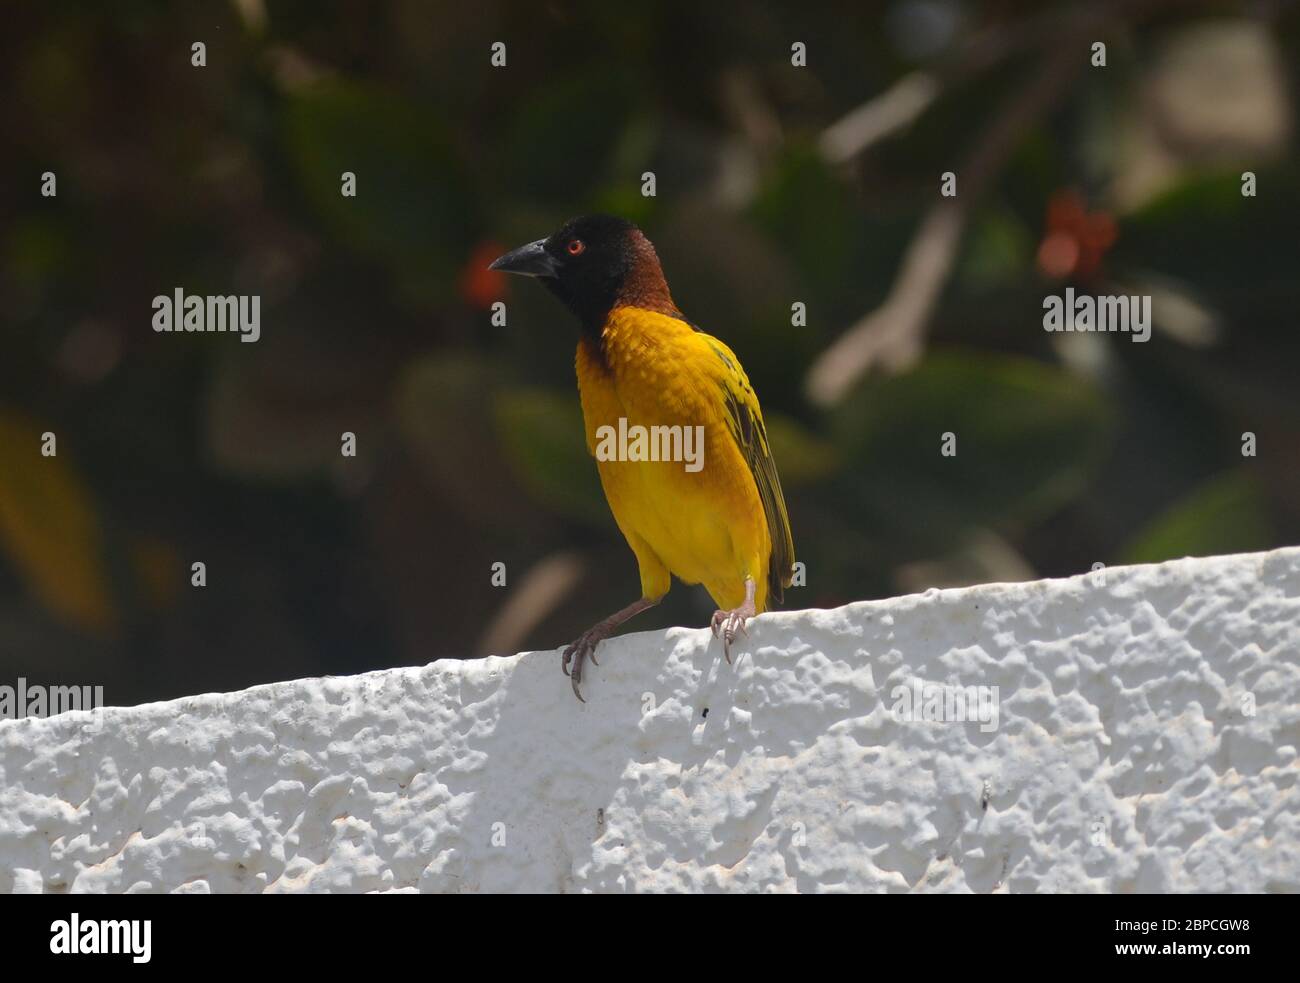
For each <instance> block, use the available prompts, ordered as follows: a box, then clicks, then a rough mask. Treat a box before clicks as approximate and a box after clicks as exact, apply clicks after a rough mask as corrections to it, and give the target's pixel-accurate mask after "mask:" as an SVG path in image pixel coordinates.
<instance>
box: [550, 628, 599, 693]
mask: <svg viewBox="0 0 1300 983" xmlns="http://www.w3.org/2000/svg"><path fill="white" fill-rule="evenodd" d="M608 634H609V630H608V629H606V628H605V627H604V626H603V625H597V626H596V627H594V628H591V629H589V630H587V631H585V632H583V633H582V635H580V636H579V637H578V640H577V641H576V642H574V643H573V644H572V645H570V646H569V647H568V648H566V649H565V650H564V655H563V656H562V657H561V658H560V669H561V670H562V671H563V672H564V674H565V675H566V676H568V677H569V682H570V683H571V684H572V685H573V695H574V696H576V697H577V698H578V699H579V700H580V701H581V702H583V703H586V702H587V701H586V700H585V699H583V696H582V691H581V690H579V689H578V684H579V683H581V682H582V664H583V662H585V661H586V660H587V659H590V660H591V664H592V665H593V666H598V665H600V663H599V662H597V661H596V646H597V645H599V644H600V643H601V641H602V640H603V639H604V638H605V637H606V636H607V635H608ZM570 663H572V666H573V667H572V669H570V667H569V666H570Z"/></svg>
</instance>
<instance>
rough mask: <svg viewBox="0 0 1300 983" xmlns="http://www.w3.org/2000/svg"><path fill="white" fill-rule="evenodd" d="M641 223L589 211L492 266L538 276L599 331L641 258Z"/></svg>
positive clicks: (506, 255)
mask: <svg viewBox="0 0 1300 983" xmlns="http://www.w3.org/2000/svg"><path fill="white" fill-rule="evenodd" d="M635 232H636V226H635V225H633V224H632V223H631V222H628V221H626V220H625V219H621V218H616V217H614V216H612V215H584V216H582V217H581V218H575V219H571V220H570V221H568V222H566V223H564V225H562V226H561V227H560V228H559V229H558V230H557V231H555V232H553V233H552V234H551V235H549V236H547V237H546V238H545V239H538V240H537V241H536V242H530V243H528V245H526V246H520V247H519V248H518V249H515V250H513V251H512V252H508V253H506V254H505V255H504V256H502V257H501V258H500V259H497V260H495V261H494V262H493V263H492V265H491V266H490V267H488V268H489V269H493V270H501V271H503V272H505V273H518V274H521V275H523V276H534V277H537V278H538V279H539V280H541V282H542V284H543V285H544V286H545V287H546V288H547V289H548V290H550V291H551V292H552V293H553V294H555V295H556V296H557V297H559V298H560V300H561V301H563V302H564V304H565V306H567V307H568V308H569V309H570V310H571V311H573V312H574V313H575V314H576V315H577V316H578V318H579V320H581V321H582V323H583V326H584V327H586V328H588V329H590V330H594V331H596V332H597V333H598V332H599V330H600V325H601V324H602V323H603V322H604V319H605V315H606V314H608V313H609V311H610V308H612V307H613V306H614V303H615V301H616V300H617V298H618V296H619V293H620V291H621V290H622V288H623V285H624V281H625V280H626V279H627V276H628V273H629V271H630V270H631V269H632V265H633V262H634V259H635V252H634V249H633V243H632V234H633V233H635Z"/></svg>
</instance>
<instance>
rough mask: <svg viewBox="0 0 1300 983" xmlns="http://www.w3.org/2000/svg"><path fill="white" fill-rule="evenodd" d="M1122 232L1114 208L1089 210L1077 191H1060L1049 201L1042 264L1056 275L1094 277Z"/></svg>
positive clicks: (1041, 245)
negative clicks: (1111, 212) (1111, 209)
mask: <svg viewBox="0 0 1300 983" xmlns="http://www.w3.org/2000/svg"><path fill="white" fill-rule="evenodd" d="M1118 235H1119V229H1118V227H1117V226H1116V224H1115V218H1114V216H1112V215H1111V214H1110V212H1105V211H1100V212H1089V211H1088V208H1087V205H1086V204H1085V203H1084V200H1083V196H1082V195H1081V194H1079V193H1078V192H1077V191H1058V192H1057V193H1056V194H1054V195H1052V199H1051V201H1049V202H1048V203H1047V231H1046V232H1045V233H1044V234H1043V241H1042V242H1041V243H1039V245H1038V268H1039V269H1040V270H1041V271H1042V272H1043V274H1044V275H1046V276H1049V277H1051V278H1053V279H1058V280H1060V279H1065V278H1067V277H1073V278H1076V279H1080V280H1088V279H1091V278H1092V277H1093V276H1094V275H1095V274H1096V273H1097V271H1098V270H1099V269H1100V268H1101V261H1102V257H1103V256H1105V255H1106V251H1107V250H1108V249H1110V247H1111V246H1113V245H1114V244H1115V239H1116V238H1117V236H1118Z"/></svg>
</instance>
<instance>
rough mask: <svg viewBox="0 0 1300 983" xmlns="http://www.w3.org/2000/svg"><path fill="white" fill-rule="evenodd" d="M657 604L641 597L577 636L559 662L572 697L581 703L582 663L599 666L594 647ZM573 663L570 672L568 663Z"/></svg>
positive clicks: (657, 600) (655, 599) (657, 599)
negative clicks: (571, 684)
mask: <svg viewBox="0 0 1300 983" xmlns="http://www.w3.org/2000/svg"><path fill="white" fill-rule="evenodd" d="M658 603H659V598H657V597H656V598H654V599H651V598H648V597H643V598H641V599H640V600H639V601H633V602H632V603H631V604H629V605H628V606H627V607H625V608H623V610H621V611H615V612H614V613H613V614H611V615H610V616H609V617H608V618H605V619H603V620H601V621H597V622H596V623H595V624H594V625H592V626H591V627H590V628H588V629H587V630H586V631H584V632H583V633H582V634H581V635H579V636H578V640H577V641H576V642H574V643H573V644H572V645H570V646H569V647H568V648H566V649H565V650H564V656H563V657H562V658H561V660H560V668H561V669H562V670H564V674H565V675H566V676H568V677H569V679H570V680H571V681H572V683H573V695H574V696H576V697H577V698H578V699H579V700H582V702H583V703H586V702H587V701H586V700H583V699H582V693H581V692H579V691H578V684H579V683H580V682H582V663H583V661H584V660H586V659H591V661H592V663H593V664H594V665H600V663H599V662H596V646H597V645H598V644H599V643H600V642H601V641H602V640H603V639H606V638H609V636H610V635H611V634H612V633H613V632H614V629H615V628H617V627H618V626H619V625H621V624H622V623H623V622H625V621H627V619H628V618H631V617H633V616H634V615H638V614H640V613H641V612H642V611H645V610H646V609H647V608H652V607H654V606H655V605H656V604H658ZM570 662H572V663H573V668H572V670H570V668H569V663H570Z"/></svg>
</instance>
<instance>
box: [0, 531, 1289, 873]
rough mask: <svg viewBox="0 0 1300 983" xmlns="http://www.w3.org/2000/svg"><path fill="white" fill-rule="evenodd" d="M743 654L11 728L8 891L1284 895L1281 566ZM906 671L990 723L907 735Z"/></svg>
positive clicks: (481, 673) (1196, 571)
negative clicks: (977, 702)
mask: <svg viewBox="0 0 1300 983" xmlns="http://www.w3.org/2000/svg"><path fill="white" fill-rule="evenodd" d="M741 651H742V653H743V654H742V655H741V657H740V658H739V660H738V663H737V665H736V666H735V667H730V666H728V665H727V664H726V663H725V662H723V661H722V657H721V650H720V648H719V643H717V642H714V641H712V640H711V638H710V636H709V634H708V632H707V631H704V630H693V629H692V630H688V629H681V628H675V629H671V630H669V631H668V632H666V633H658V632H655V633H642V634H636V635H632V636H630V637H626V638H623V639H620V640H618V641H617V642H614V643H612V644H606V645H605V646H603V651H602V653H601V667H600V668H599V669H594V670H592V671H591V675H590V677H589V680H588V682H587V683H586V696H587V699H588V701H589V702H588V703H587V705H585V706H583V705H580V704H579V703H578V702H577V701H576V700H574V698H573V695H572V693H571V692H570V690H569V685H568V681H567V680H566V679H565V678H564V677H563V676H562V675H561V674H560V669H559V657H558V655H557V654H556V653H555V652H533V653H528V654H525V655H522V656H519V657H515V658H508V659H487V660H484V661H480V662H466V663H459V662H439V663H435V664H433V665H429V666H425V667H423V668H415V669H397V670H393V671H390V672H378V673H370V674H368V675H364V676H355V677H349V678H333V679H305V680H298V681H295V682H287V683H278V684H275V685H272V686H259V687H256V688H254V689H250V690H246V691H244V692H241V693H231V694H225V695H207V696H198V697H193V698H190V699H184V700H178V701H175V702H172V703H157V704H151V705H147V706H141V707H133V708H129V709H115V710H110V711H107V712H106V713H105V714H104V715H103V719H102V721H101V724H102V726H99V727H98V728H97V727H96V726H95V724H94V722H93V721H90V722H88V721H87V720H86V719H85V718H84V717H82V716H80V715H75V714H74V715H64V716H62V717H58V718H53V719H47V720H40V719H28V720H18V721H7V722H3V723H0V890H2V891H7V890H16V891H42V890H43V891H126V890H134V891H176V890H182V891H377V890H378V891H382V890H424V891H479V890H529V891H630V890H638V891H647V890H678V891H686V890H714V891H716V890H747V891H755V890H764V891H771V890H775V891H823V890H827V891H843V890H868V891H907V890H915V891H1261V890H1270V891H1300V787H1297V777H1298V776H1300V767H1298V765H1297V760H1296V751H1297V747H1298V746H1300V549H1289V550H1281V551H1277V552H1274V553H1269V554H1260V555H1245V556H1232V557H1218V558H1212V559H1206V560H1184V561H1179V562H1176V563H1167V564H1163V565H1160V566H1149V567H1130V568H1124V569H1118V568H1117V569H1113V570H1108V571H1105V572H1104V573H1101V574H1091V575H1088V576H1084V577H1076V578H1073V579H1070V580H1056V581H1040V582H1036V583H1028V584H1017V585H990V586H984V587H978V588H973V589H969V590H952V591H931V592H929V593H926V594H923V595H916V596H911V597H903V598H897V599H894V600H889V601H880V602H870V603H858V604H851V605H848V606H846V607H843V608H839V609H836V610H833V611H800V612H791V613H785V614H777V615H772V616H765V617H763V618H761V619H759V620H758V621H756V622H753V623H752V624H751V628H750V636H749V639H748V641H747V643H746V644H745V645H743V646H742V647H741ZM914 680H921V681H923V682H929V683H940V684H944V683H951V684H957V685H960V686H986V687H997V688H998V697H999V700H998V720H997V727H996V729H994V730H984V729H982V726H981V724H979V723H960V722H948V723H944V722H935V721H926V720H914V721H907V720H900V719H898V717H897V715H896V714H895V713H894V712H893V711H894V708H895V696H894V689H895V687H897V686H900V685H903V686H911V684H912V683H913V681H914ZM0 682H4V681H0ZM988 695H989V696H991V695H992V694H991V691H990V692H989V693H988ZM110 696H111V694H110ZM1251 701H1253V711H1252V708H1251ZM706 708H707V710H708V716H707V719H706V718H705V716H704V711H705V709H706ZM1251 712H1253V716H1252V715H1250V714H1251ZM986 791H987V808H984V807H982V801H981V800H982V799H983V798H984V796H985V792H986Z"/></svg>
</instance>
